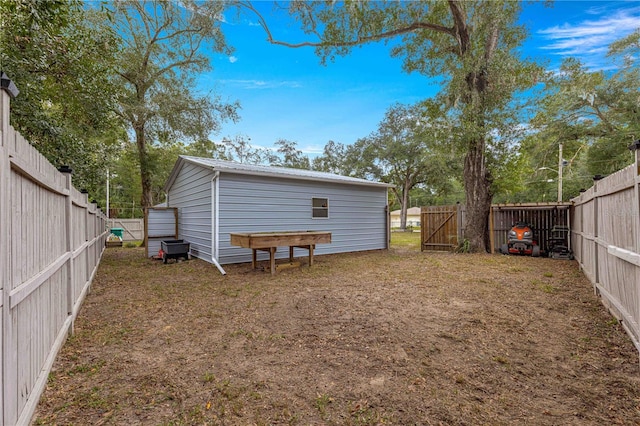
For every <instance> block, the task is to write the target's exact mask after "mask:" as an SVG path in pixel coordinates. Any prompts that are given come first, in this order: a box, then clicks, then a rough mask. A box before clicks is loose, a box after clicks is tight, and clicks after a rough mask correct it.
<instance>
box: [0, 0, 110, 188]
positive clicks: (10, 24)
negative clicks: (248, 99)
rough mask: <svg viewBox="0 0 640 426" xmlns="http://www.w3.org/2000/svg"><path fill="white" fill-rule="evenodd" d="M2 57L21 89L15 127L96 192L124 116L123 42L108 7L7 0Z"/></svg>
mask: <svg viewBox="0 0 640 426" xmlns="http://www.w3.org/2000/svg"><path fill="white" fill-rule="evenodd" d="M0 16H2V26H3V28H2V31H1V32H0V64H1V67H2V69H3V71H4V72H5V73H6V74H7V75H8V76H9V77H10V78H11V79H12V80H13V81H14V82H15V84H16V85H17V87H18V89H19V90H20V94H19V95H18V96H17V97H16V98H15V99H14V100H13V101H12V104H11V121H12V124H13V126H14V127H15V128H16V129H17V130H18V131H19V132H20V133H21V134H22V135H23V136H25V138H26V139H27V140H29V141H30V142H31V143H32V144H33V145H34V146H35V147H36V148H37V149H38V150H39V151H40V152H41V153H42V154H43V155H44V156H45V157H47V159H48V160H49V161H50V162H51V163H52V164H54V165H63V164H65V165H69V166H71V167H72V169H73V170H74V176H73V180H74V184H75V185H76V186H77V187H78V188H86V189H88V190H90V192H91V193H92V194H93V193H95V190H96V188H97V187H98V186H100V184H101V183H102V179H103V176H104V159H105V157H106V156H108V155H109V153H110V152H111V151H112V150H113V149H114V147H113V144H114V141H115V136H114V135H116V134H117V133H118V130H117V129H118V127H119V123H118V120H116V119H115V117H114V116H113V114H112V112H111V111H112V110H113V105H114V94H115V91H116V90H117V89H116V88H115V87H114V86H113V84H111V81H110V80H109V77H110V76H111V75H112V71H113V65H114V55H115V53H116V51H117V48H118V41H117V37H116V34H115V33H114V31H113V30H112V28H111V27H110V26H109V25H107V22H108V21H107V15H106V13H105V12H104V11H103V10H99V9H93V8H84V7H83V3H82V2H79V1H53V0H52V1H35V0H20V1H1V2H0Z"/></svg>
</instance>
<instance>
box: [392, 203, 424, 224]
mask: <svg viewBox="0 0 640 426" xmlns="http://www.w3.org/2000/svg"><path fill="white" fill-rule="evenodd" d="M409 226H413V227H414V228H419V227H420V207H411V208H409V209H407V227H409ZM393 228H400V210H394V211H392V212H391V229H393Z"/></svg>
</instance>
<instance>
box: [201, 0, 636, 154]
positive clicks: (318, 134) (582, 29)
mask: <svg viewBox="0 0 640 426" xmlns="http://www.w3.org/2000/svg"><path fill="white" fill-rule="evenodd" d="M259 7H260V8H261V9H262V11H263V12H264V15H265V17H266V18H267V21H268V22H269V23H270V25H271V26H272V28H273V29H274V33H275V34H274V35H275V36H276V38H279V39H283V40H286V41H291V40H294V41H299V40H301V37H302V36H301V34H300V33H299V31H296V24H295V23H294V22H291V21H289V20H288V18H287V17H286V16H285V15H284V13H282V12H281V13H280V14H278V15H274V14H272V12H271V6H270V3H266V2H265V3H259ZM252 19H253V18H251V17H250V16H247V17H246V19H243V20H241V21H240V22H236V23H231V22H232V19H229V20H228V21H229V22H228V23H224V24H223V31H224V33H225V35H226V37H227V40H228V42H229V44H230V45H232V46H233V47H234V49H235V51H234V52H233V54H232V55H231V56H225V55H215V56H214V57H213V58H212V59H213V61H212V63H213V71H211V72H210V73H207V74H206V75H203V76H202V77H201V79H200V85H201V87H202V88H203V89H205V90H213V92H214V93H215V94H216V95H219V96H221V97H222V99H224V100H228V101H235V100H238V101H239V102H240V104H241V106H242V109H241V110H240V116H241V120H240V121H239V122H238V123H235V124H233V123H225V124H224V125H223V128H222V130H221V132H220V133H219V134H217V135H213V136H212V139H213V140H214V141H220V140H221V139H222V138H223V137H235V136H237V135H243V136H245V137H248V138H250V142H251V144H252V145H254V146H256V147H266V148H271V147H273V144H274V142H275V141H276V140H278V139H287V140H290V141H295V142H297V144H298V149H301V150H302V151H303V152H305V153H307V154H309V155H310V156H312V157H313V156H315V155H317V154H319V153H321V152H322V148H323V147H324V145H325V144H326V143H327V142H328V141H329V140H333V141H335V142H341V143H344V144H351V143H353V142H355V141H356V140H357V139H358V138H361V137H364V136H367V135H369V134H370V133H371V132H373V131H375V130H376V129H377V127H378V124H379V122H380V121H381V119H382V118H383V116H384V113H385V111H386V110H387V108H388V107H389V106H391V105H392V104H394V103H395V102H399V103H403V104H412V103H415V102H418V101H420V100H422V99H425V98H428V97H431V96H433V95H435V94H436V93H437V92H438V90H439V85H438V83H437V81H434V80H430V79H428V78H427V77H425V76H423V75H420V74H415V73H414V74H406V73H405V72H403V71H402V63H401V60H400V59H396V58H391V57H390V55H389V48H388V46H385V45H384V44H382V43H380V44H373V45H366V46H363V47H361V48H355V49H354V50H353V51H352V53H351V54H350V55H349V56H346V57H337V58H336V59H335V61H334V62H329V63H327V65H326V66H323V65H320V61H319V59H318V57H317V56H316V55H315V54H314V51H313V48H300V49H291V48H287V47H284V46H275V45H271V44H269V43H268V42H267V41H266V36H265V33H264V31H263V30H262V29H261V28H260V27H259V26H257V24H256V21H255V20H252ZM520 20H521V22H522V23H523V24H525V25H526V26H527V28H528V29H529V39H528V40H527V41H526V43H525V44H524V46H523V54H524V55H525V56H528V57H531V58H535V59H539V60H540V61H544V62H543V63H545V64H546V65H547V66H548V67H549V69H554V68H555V67H557V66H558V65H559V63H560V61H561V60H562V58H563V57H565V56H574V57H577V58H579V59H580V60H581V61H582V62H583V63H585V64H586V65H588V66H589V67H590V68H592V69H610V68H611V66H612V64H611V62H610V61H609V60H608V59H607V58H606V57H605V55H606V51H607V46H608V45H609V44H610V43H611V42H613V41H615V40H617V39H619V38H621V37H623V36H625V35H628V34H630V33H631V32H633V31H634V30H637V29H638V28H640V2H637V1H633V2H631V1H626V2H623V1H604V2H603V1H557V2H555V3H554V4H553V5H552V6H551V7H545V6H544V5H543V4H538V3H536V4H529V3H527V4H525V5H524V7H523V13H522V14H521V18H520Z"/></svg>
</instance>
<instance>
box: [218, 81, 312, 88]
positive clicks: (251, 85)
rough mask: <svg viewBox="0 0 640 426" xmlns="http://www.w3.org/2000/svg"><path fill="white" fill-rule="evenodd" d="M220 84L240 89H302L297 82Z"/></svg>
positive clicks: (225, 82) (224, 82)
mask: <svg viewBox="0 0 640 426" xmlns="http://www.w3.org/2000/svg"><path fill="white" fill-rule="evenodd" d="M220 83H222V84H226V85H230V86H236V87H240V88H242V89H280V88H289V89H296V88H299V87H302V85H301V84H300V83H298V82H297V81H291V80H282V81H265V80H221V81H220Z"/></svg>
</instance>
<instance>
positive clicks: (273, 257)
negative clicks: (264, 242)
mask: <svg viewBox="0 0 640 426" xmlns="http://www.w3.org/2000/svg"><path fill="white" fill-rule="evenodd" d="M276 250H278V247H271V248H269V262H270V264H271V265H270V266H271V275H273V274H275V273H276Z"/></svg>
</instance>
